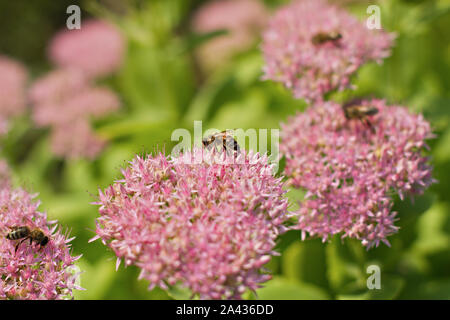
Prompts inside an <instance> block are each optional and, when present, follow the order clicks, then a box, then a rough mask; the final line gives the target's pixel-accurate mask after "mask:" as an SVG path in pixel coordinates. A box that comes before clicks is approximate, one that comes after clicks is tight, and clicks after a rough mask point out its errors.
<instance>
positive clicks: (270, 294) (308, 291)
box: [256, 276, 329, 300]
mask: <svg viewBox="0 0 450 320" xmlns="http://www.w3.org/2000/svg"><path fill="white" fill-rule="evenodd" d="M256 294H257V299H259V300H326V299H329V296H328V294H327V293H326V292H325V291H324V290H322V289H321V288H319V287H317V286H314V285H311V284H306V283H301V282H296V281H292V280H289V279H286V278H283V277H278V276H275V277H274V278H273V279H272V280H270V281H268V282H267V283H266V284H265V286H264V288H261V289H258V290H256Z"/></svg>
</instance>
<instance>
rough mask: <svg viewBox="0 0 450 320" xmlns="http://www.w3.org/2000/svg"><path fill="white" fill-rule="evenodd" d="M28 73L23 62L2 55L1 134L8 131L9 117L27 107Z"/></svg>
mask: <svg viewBox="0 0 450 320" xmlns="http://www.w3.org/2000/svg"><path fill="white" fill-rule="evenodd" d="M27 79H28V73H27V70H26V69H25V66H23V65H22V64H21V63H19V62H17V61H15V60H12V59H10V58H7V57H5V56H0V134H4V133H6V132H7V131H8V119H9V118H11V117H13V116H17V115H20V114H21V113H23V112H24V111H25V109H26V94H25V86H26V83H27Z"/></svg>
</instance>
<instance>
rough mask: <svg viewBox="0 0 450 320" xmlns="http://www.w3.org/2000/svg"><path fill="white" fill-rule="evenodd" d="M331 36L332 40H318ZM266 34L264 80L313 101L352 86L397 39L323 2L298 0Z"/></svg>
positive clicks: (277, 17)
mask: <svg viewBox="0 0 450 320" xmlns="http://www.w3.org/2000/svg"><path fill="white" fill-rule="evenodd" d="M320 35H322V36H320ZM323 35H326V36H325V37H323ZM330 35H331V37H330ZM337 35H339V37H338V36H337ZM327 36H328V39H332V40H328V41H319V42H316V43H315V39H322V40H325V39H327ZM263 38H264V40H263V44H262V49H263V53H264V57H265V66H264V77H263V78H264V79H271V80H274V81H278V82H281V83H283V84H284V85H285V86H286V87H287V88H289V89H291V90H292V91H293V93H294V96H295V97H296V98H304V99H305V100H307V101H319V100H322V99H323V95H324V94H326V93H327V92H330V91H332V90H336V89H338V90H343V89H345V88H348V87H351V83H350V77H351V75H353V74H354V73H355V72H356V71H357V70H358V68H359V67H360V66H361V65H362V64H364V63H366V62H368V61H371V60H375V61H376V62H378V63H381V61H382V59H383V58H386V57H387V56H389V54H390V51H389V49H390V47H391V46H392V42H393V35H392V34H387V33H385V32H383V31H379V30H369V29H368V28H367V27H366V26H365V25H364V24H362V23H361V22H360V21H358V20H357V19H356V18H354V17H352V16H351V15H349V14H348V13H347V12H346V11H344V10H343V9H339V8H338V7H336V6H334V5H329V4H327V3H326V2H325V1H323V0H298V1H295V2H294V3H292V4H290V5H287V6H286V7H284V8H282V9H280V10H279V11H277V12H276V14H275V15H274V17H273V18H272V19H271V20H270V22H269V27H268V28H267V30H266V31H265V32H264V35H263ZM333 39H334V40H333Z"/></svg>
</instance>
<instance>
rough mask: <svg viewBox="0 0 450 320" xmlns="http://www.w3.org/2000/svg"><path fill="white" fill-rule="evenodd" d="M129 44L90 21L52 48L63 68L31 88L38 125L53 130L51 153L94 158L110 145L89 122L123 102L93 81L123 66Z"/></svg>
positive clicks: (66, 32) (61, 34) (108, 28)
mask: <svg viewBox="0 0 450 320" xmlns="http://www.w3.org/2000/svg"><path fill="white" fill-rule="evenodd" d="M124 52H125V41H124V39H123V37H122V35H121V34H120V33H119V31H118V30H117V29H116V28H115V27H114V26H112V25H110V24H109V23H107V22H104V21H100V20H89V21H87V22H83V23H82V25H81V29H80V30H77V29H74V30H63V31H61V32H59V33H58V34H57V35H56V36H55V37H54V39H53V40H52V42H51V44H50V46H49V56H50V60H51V61H52V62H54V63H55V64H56V65H57V66H58V67H59V69H56V70H54V71H51V72H49V73H48V74H46V75H44V76H43V77H42V78H40V79H38V80H37V81H36V82H35V83H34V84H33V85H32V87H31V89H30V100H31V102H32V103H33V119H34V121H35V123H36V125H38V126H41V127H46V126H50V127H51V128H52V135H51V145H52V150H53V152H54V153H55V154H56V155H58V156H61V157H66V158H80V157H87V158H91V159H92V158H95V157H96V156H97V155H98V154H99V153H100V152H101V150H102V149H103V148H104V146H105V144H106V141H104V140H103V139H102V138H100V137H98V136H97V135H96V134H95V133H94V131H93V130H92V128H91V125H90V119H91V118H100V117H102V116H104V115H106V114H108V113H110V112H112V111H115V110H117V109H118V108H119V107H120V101H119V98H118V97H117V96H116V94H115V93H114V92H112V91H111V90H109V89H107V88H106V87H98V86H95V85H94V84H93V81H94V80H95V79H96V78H98V77H102V76H106V75H109V74H111V73H112V72H114V71H116V70H117V69H118V68H119V67H120V65H121V64H122V60H123V56H124Z"/></svg>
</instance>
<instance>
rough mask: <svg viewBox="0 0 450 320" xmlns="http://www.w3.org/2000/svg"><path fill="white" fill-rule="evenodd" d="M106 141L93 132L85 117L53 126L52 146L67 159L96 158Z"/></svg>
mask: <svg viewBox="0 0 450 320" xmlns="http://www.w3.org/2000/svg"><path fill="white" fill-rule="evenodd" d="M105 145H106V141H105V140H103V139H102V138H100V137H98V136H97V135H96V134H95V132H93V130H92V128H91V126H90V124H89V121H88V120H87V119H85V118H78V119H74V120H73V121H70V122H66V123H63V124H58V125H56V126H54V127H53V129H52V135H51V147H52V150H53V152H54V153H55V155H57V156H60V157H64V158H67V159H79V158H88V159H95V158H96V157H97V155H98V154H99V153H100V152H101V151H102V150H103V148H104V147H105Z"/></svg>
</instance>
